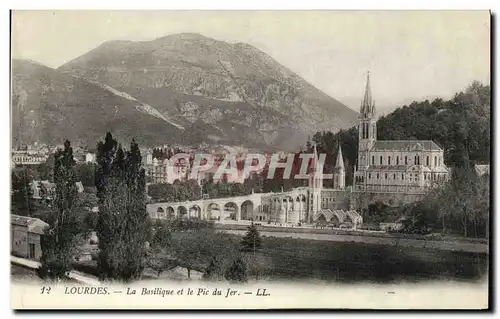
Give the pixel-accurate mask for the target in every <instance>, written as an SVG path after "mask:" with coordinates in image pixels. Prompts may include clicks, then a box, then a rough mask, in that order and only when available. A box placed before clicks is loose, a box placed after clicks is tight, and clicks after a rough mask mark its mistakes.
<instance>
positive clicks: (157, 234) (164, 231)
mask: <svg viewBox="0 0 500 319" xmlns="http://www.w3.org/2000/svg"><path fill="white" fill-rule="evenodd" d="M171 245H172V234H171V233H170V231H169V229H168V225H167V223H165V222H163V221H157V222H156V224H155V225H154V233H153V236H152V238H151V244H150V247H151V248H152V249H156V248H160V249H161V248H165V247H169V246H171Z"/></svg>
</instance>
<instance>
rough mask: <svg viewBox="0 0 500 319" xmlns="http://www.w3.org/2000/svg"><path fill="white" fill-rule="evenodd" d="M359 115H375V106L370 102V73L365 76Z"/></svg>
mask: <svg viewBox="0 0 500 319" xmlns="http://www.w3.org/2000/svg"><path fill="white" fill-rule="evenodd" d="M360 113H361V115H365V116H366V115H372V114H374V113H375V104H374V102H373V100H372V90H371V86H370V71H368V73H367V75H366V87H365V96H364V98H363V102H362V103H361V108H360Z"/></svg>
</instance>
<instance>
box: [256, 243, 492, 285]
mask: <svg viewBox="0 0 500 319" xmlns="http://www.w3.org/2000/svg"><path fill="white" fill-rule="evenodd" d="M258 254H259V255H260V258H261V259H263V260H264V261H265V262H266V263H267V267H265V269H264V270H263V275H264V276H265V277H268V278H270V279H319V280H326V281H342V282H385V283H387V282H397V281H401V280H405V281H421V280H436V279H456V280H467V281H468V280H477V279H480V277H481V276H483V275H485V274H486V271H487V264H488V260H487V255H486V254H477V253H462V252H452V251H448V252H444V251H437V250H430V249H419V248H410V247H394V246H386V245H373V244H364V243H354V242H324V241H315V240H304V239H293V238H274V237H265V238H264V239H263V243H262V248H261V249H260V252H259V253H258Z"/></svg>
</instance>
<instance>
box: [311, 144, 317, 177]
mask: <svg viewBox="0 0 500 319" xmlns="http://www.w3.org/2000/svg"><path fill="white" fill-rule="evenodd" d="M317 166H318V150H317V149H316V144H314V147H313V158H312V162H311V172H316V169H317Z"/></svg>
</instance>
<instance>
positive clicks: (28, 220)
mask: <svg viewBox="0 0 500 319" xmlns="http://www.w3.org/2000/svg"><path fill="white" fill-rule="evenodd" d="M10 224H11V225H10V236H11V254H13V255H15V256H18V257H22V258H28V259H33V260H40V257H41V256H42V247H41V243H40V240H41V236H43V233H44V229H45V227H47V226H48V224H47V223H45V222H43V221H42V220H40V219H38V218H32V217H26V216H18V215H11V217H10Z"/></svg>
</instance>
